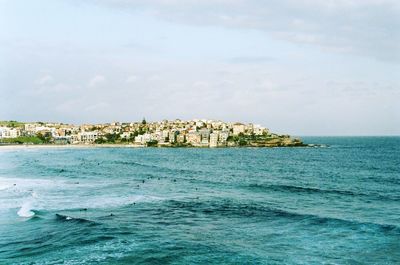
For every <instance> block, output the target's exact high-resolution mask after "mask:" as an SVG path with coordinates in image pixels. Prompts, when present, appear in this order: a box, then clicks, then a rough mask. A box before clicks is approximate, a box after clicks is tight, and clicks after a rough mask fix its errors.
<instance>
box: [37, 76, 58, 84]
mask: <svg viewBox="0 0 400 265" xmlns="http://www.w3.org/2000/svg"><path fill="white" fill-rule="evenodd" d="M53 80H54V78H53V77H52V76H51V75H49V74H45V75H43V76H42V77H40V78H39V79H37V80H36V81H35V84H37V85H46V84H49V83H51V82H52V81H53Z"/></svg>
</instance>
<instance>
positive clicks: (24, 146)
mask: <svg viewBox="0 0 400 265" xmlns="http://www.w3.org/2000/svg"><path fill="white" fill-rule="evenodd" d="M318 146H320V145H317V144H304V145H301V146H219V147H202V146H180V147H174V146H145V145H135V144H64V145H62V144H7V145H2V144H0V150H18V149H46V148H49V149H69V148H71V149H74V148H77V149H84V148H185V149H186V148H196V149H221V148H256V149H259V148H268V149H269V148H299V147H303V148H304V147H306V148H310V147H318Z"/></svg>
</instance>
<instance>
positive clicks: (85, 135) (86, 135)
mask: <svg viewBox="0 0 400 265" xmlns="http://www.w3.org/2000/svg"><path fill="white" fill-rule="evenodd" d="M99 136H100V133H99V132H98V131H91V132H80V133H78V141H79V142H82V143H94V141H96V140H97V139H98V138H99Z"/></svg>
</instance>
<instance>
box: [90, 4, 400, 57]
mask: <svg viewBox="0 0 400 265" xmlns="http://www.w3.org/2000/svg"><path fill="white" fill-rule="evenodd" d="M95 2H96V3H101V4H105V5H108V6H112V7H117V8H122V9H125V10H135V11H137V10H138V9H140V8H142V9H145V10H147V12H149V13H150V14H153V15H154V16H157V17H159V18H162V19H164V20H167V21H172V22H176V23H184V24H191V25H198V26H209V25H213V26H221V27H226V28H236V29H252V30H259V31H262V32H265V33H266V34H268V35H270V36H273V37H275V38H277V39H281V40H286V41H289V42H293V43H297V44H304V45H312V46H317V47H320V48H321V49H322V50H324V51H328V52H335V53H346V54H354V55H358V56H368V57H371V58H375V59H378V60H384V61H396V62H399V61H400V45H398V43H400V2H399V1H395V0H338V1H332V0H327V1H320V0H272V1H261V0H246V1H245V0H230V1H227V0H217V1H215V0H202V1H197V0H188V1H173V0H171V1H165V0H150V1H148V0H146V1H144V0H113V1H106V0H97V1H95Z"/></svg>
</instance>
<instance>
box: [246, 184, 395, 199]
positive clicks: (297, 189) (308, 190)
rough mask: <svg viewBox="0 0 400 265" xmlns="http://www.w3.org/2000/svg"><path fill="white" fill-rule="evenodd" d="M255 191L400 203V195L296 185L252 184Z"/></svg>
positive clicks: (249, 186) (250, 187) (250, 186)
mask: <svg viewBox="0 0 400 265" xmlns="http://www.w3.org/2000/svg"><path fill="white" fill-rule="evenodd" d="M246 188H249V189H251V190H253V191H273V192H275V191H277V192H285V193H305V194H318V195H327V194H329V195H338V196H349V197H363V198H366V199H372V200H382V201H389V200H390V201H400V195H383V194H377V193H373V192H370V193H363V192H358V191H357V192H356V191H350V190H338V189H320V188H313V187H302V186H294V185H275V184H250V185H248V186H246Z"/></svg>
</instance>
